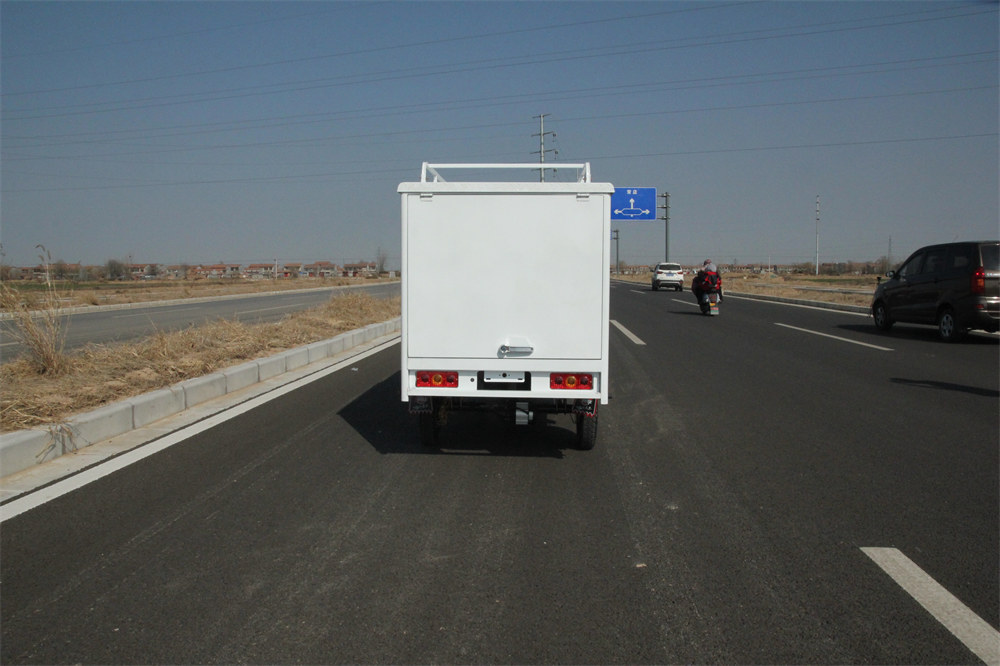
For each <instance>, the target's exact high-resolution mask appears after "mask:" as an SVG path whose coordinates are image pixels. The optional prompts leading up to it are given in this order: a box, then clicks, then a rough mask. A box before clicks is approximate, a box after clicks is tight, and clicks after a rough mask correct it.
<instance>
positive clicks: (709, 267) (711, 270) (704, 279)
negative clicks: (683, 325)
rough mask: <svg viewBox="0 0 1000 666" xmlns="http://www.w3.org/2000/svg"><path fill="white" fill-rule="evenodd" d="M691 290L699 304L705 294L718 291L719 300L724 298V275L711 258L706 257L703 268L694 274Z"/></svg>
mask: <svg viewBox="0 0 1000 666" xmlns="http://www.w3.org/2000/svg"><path fill="white" fill-rule="evenodd" d="M691 292H692V293H693V294H694V297H695V300H697V301H698V304H699V305H701V297H702V295H704V294H710V293H715V292H718V294H719V300H720V301H721V300H722V276H721V275H719V269H718V268H717V267H716V265H715V262H713V261H712V260H711V259H706V260H705V262H704V263H703V264H702V267H701V270H699V271H698V274H697V275H695V276H694V279H693V280H692V281H691Z"/></svg>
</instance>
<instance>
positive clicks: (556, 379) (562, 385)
mask: <svg viewBox="0 0 1000 666" xmlns="http://www.w3.org/2000/svg"><path fill="white" fill-rule="evenodd" d="M549 388H550V389H556V390H566V389H569V390H582V391H589V390H591V389H593V388H594V376H593V375H591V374H584V373H576V372H553V373H552V374H550V375H549Z"/></svg>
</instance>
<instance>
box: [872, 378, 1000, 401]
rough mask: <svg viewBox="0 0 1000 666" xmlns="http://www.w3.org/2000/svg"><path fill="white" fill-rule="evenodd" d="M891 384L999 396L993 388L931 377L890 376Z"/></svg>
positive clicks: (999, 392)
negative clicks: (937, 379)
mask: <svg viewBox="0 0 1000 666" xmlns="http://www.w3.org/2000/svg"><path fill="white" fill-rule="evenodd" d="M889 381H890V382H892V383H893V384H901V385H903V386H916V387H919V388H929V389H936V390H939V391H959V392H961V393H971V394H972V395H979V396H983V397H985V398H1000V391H997V390H995V389H988V388H982V387H979V386H966V385H965V384H953V383H952V382H939V381H935V380H932V379H906V378H904V377H891V378H890V379H889Z"/></svg>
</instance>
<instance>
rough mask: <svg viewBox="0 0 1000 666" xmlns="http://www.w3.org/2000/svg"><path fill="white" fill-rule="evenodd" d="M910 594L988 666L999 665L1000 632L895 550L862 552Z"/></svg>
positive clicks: (879, 549) (878, 549) (868, 549)
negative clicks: (991, 665)
mask: <svg viewBox="0 0 1000 666" xmlns="http://www.w3.org/2000/svg"><path fill="white" fill-rule="evenodd" d="M861 551H862V552H863V553H864V554H865V555H867V556H868V557H870V558H871V559H872V560H873V561H874V562H875V564H877V565H879V566H880V567H882V570H883V571H885V572H886V573H887V574H889V576H890V577H891V578H892V579H893V580H894V581H896V583H898V584H899V586H900V587H902V588H903V589H904V590H906V592H907V594H909V595H910V596H911V597H913V598H914V599H916V600H917V602H919V603H920V605H921V606H923V607H924V608H925V609H926V610H927V612H928V613H930V614H931V615H933V616H934V619H936V620H937V621H938V622H940V623H941V624H943V625H944V626H945V628H946V629H947V630H948V631H950V632H951V633H953V634H954V635H955V637H956V638H958V640H960V641H962V643H963V644H964V645H965V647H967V648H969V649H970V650H972V652H973V653H975V655H976V656H977V657H979V658H980V659H982V660H983V661H984V662H985V663H987V664H1000V632H998V631H997V630H996V629H994V628H993V627H991V626H990V625H989V623H987V622H986V621H985V620H983V619H982V618H981V617H979V616H978V615H976V614H975V613H973V612H972V610H970V609H969V607H968V606H966V605H965V604H963V603H962V602H961V601H959V600H958V599H957V598H956V597H955V596H954V595H953V594H952V593H951V592H949V591H948V590H946V589H944V588H943V587H942V586H941V585H940V583H938V582H937V581H936V580H934V579H933V578H931V577H930V576H928V575H927V574H926V573H925V572H924V570H923V569H921V568H920V567H918V566H917V565H916V564H914V563H913V561H912V560H910V558H908V557H907V556H906V555H904V554H903V553H902V552H900V551H899V550H897V549H896V548H862V549H861Z"/></svg>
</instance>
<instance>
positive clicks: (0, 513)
mask: <svg viewBox="0 0 1000 666" xmlns="http://www.w3.org/2000/svg"><path fill="white" fill-rule="evenodd" d="M396 344H399V338H398V337H396V338H393V339H392V340H388V341H386V342H383V343H381V344H379V345H377V346H375V347H372V348H371V349H368V350H365V351H362V352H360V353H358V354H357V355H354V356H347V357H345V358H343V359H341V360H339V361H337V362H336V363H333V364H332V365H330V366H328V367H326V368H323V369H321V370H317V371H316V372H313V373H311V374H309V375H306V376H304V377H301V378H299V379H297V380H295V381H292V382H289V383H288V384H285V385H284V386H281V387H278V388H276V389H274V390H272V391H269V392H268V393H264V394H262V395H259V396H257V397H255V398H251V399H250V400H247V401H246V402H243V403H240V404H238V405H234V406H233V407H230V408H228V409H226V410H225V411H222V412H219V413H217V414H215V415H213V416H209V417H208V418H206V419H203V420H201V421H198V422H196V423H193V424H191V425H189V426H186V427H184V428H181V429H180V430H177V431H176V432H172V433H170V434H168V435H165V436H163V437H161V438H159V439H155V440H153V441H151V442H149V443H147V444H145V445H142V446H139V447H137V448H134V449H132V450H130V451H127V452H125V453H122V454H120V455H118V456H116V457H114V458H109V459H108V460H105V461H104V462H102V463H98V464H96V465H94V466H93V467H88V468H87V469H85V470H83V471H81V472H78V473H76V474H74V475H72V476H68V477H66V478H64V479H61V480H59V481H56V482H55V483H52V484H50V485H46V486H44V487H41V488H39V489H37V490H35V491H33V492H30V493H27V494H25V495H22V496H20V497H18V498H16V499H12V500H10V501H8V502H6V503H4V504H2V505H0V523H3V522H4V521H7V520H10V519H11V518H14V517H16V516H19V515H21V514H22V513H24V512H25V511H30V510H31V509H34V508H35V507H38V506H41V505H43V504H45V503H46V502H50V501H52V500H54V499H56V498H57V497H62V496H63V495H65V494H67V493H70V492H72V491H74V490H76V489H78V488H82V487H83V486H85V485H87V484H89V483H92V482H94V481H96V480H98V479H100V478H103V477H105V476H107V475H109V474H112V473H114V472H117V471H118V470H120V469H124V468H125V467H128V466H129V465H132V464H134V463H136V462H138V461H140V460H142V459H143V458H148V457H149V456H151V455H153V454H155V453H159V452H160V451H163V450H164V449H167V448H169V447H171V446H173V445H174V444H177V443H179V442H183V441H184V440H186V439H188V438H190V437H193V436H194V435H197V434H198V433H200V432H203V431H205V430H208V429H209V428H214V427H215V426H217V425H219V424H220V423H225V422H226V421H228V420H230V419H232V418H235V417H237V416H239V415H240V414H244V413H246V412H248V411H250V410H251V409H254V408H255V407H259V406H260V405H262V404H264V403H266V402H268V401H270V400H274V399H275V398H277V397H279V396H282V395H284V394H286V393H290V392H291V391H294V390H296V389H299V388H301V387H303V386H305V385H306V384H309V383H311V382H314V381H316V380H317V379H321V378H323V377H326V376H327V375H330V374H333V373H334V372H337V371H339V370H343V369H344V368H347V367H350V366H352V365H353V364H355V363H357V362H358V361H360V360H362V359H365V358H368V357H369V356H372V355H374V354H377V353H378V352H380V351H382V350H383V349H387V348H389V347H391V346H393V345H396Z"/></svg>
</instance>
